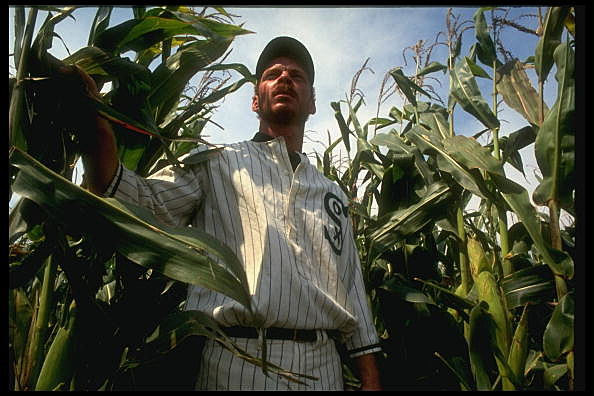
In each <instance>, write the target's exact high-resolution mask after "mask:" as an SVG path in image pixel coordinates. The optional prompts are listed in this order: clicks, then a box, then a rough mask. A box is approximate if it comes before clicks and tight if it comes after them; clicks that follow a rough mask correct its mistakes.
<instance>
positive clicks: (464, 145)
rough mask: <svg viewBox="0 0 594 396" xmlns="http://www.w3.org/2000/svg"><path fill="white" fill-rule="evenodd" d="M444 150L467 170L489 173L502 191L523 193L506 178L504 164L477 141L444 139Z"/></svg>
mask: <svg viewBox="0 0 594 396" xmlns="http://www.w3.org/2000/svg"><path fill="white" fill-rule="evenodd" d="M443 148H444V149H445V151H446V152H447V153H448V154H450V155H451V156H452V157H453V158H454V159H455V160H456V161H458V162H459V163H460V164H463V165H464V166H465V167H466V168H467V169H481V170H484V171H487V172H488V173H489V175H490V176H491V178H493V179H496V182H497V186H498V188H499V189H500V191H502V192H506V193H519V192H521V191H523V187H522V186H520V185H519V184H517V183H516V182H514V181H512V180H509V179H507V178H506V177H505V172H504V170H503V163H502V162H501V161H499V160H497V159H496V158H495V157H493V156H492V155H491V153H490V152H489V149H487V148H486V147H483V146H481V145H480V143H479V142H477V141H476V140H474V139H472V138H469V137H466V136H461V135H458V136H452V137H448V138H446V139H444V141H443Z"/></svg>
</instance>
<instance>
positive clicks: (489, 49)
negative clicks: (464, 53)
mask: <svg viewBox="0 0 594 396" xmlns="http://www.w3.org/2000/svg"><path fill="white" fill-rule="evenodd" d="M484 11H485V9H484V8H479V9H478V10H477V11H476V12H475V13H474V15H473V19H474V31H475V35H476V39H477V46H476V50H477V56H478V59H479V60H480V61H481V62H482V63H483V64H485V65H487V66H489V67H493V62H495V64H496V65H497V67H499V66H500V65H501V62H500V61H499V60H498V59H497V51H496V50H495V44H494V43H493V40H492V39H491V36H490V35H489V29H488V27H487V22H486V20H485V15H484V14H483V12H484Z"/></svg>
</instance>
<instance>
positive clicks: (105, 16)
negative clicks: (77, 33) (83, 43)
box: [87, 6, 113, 46]
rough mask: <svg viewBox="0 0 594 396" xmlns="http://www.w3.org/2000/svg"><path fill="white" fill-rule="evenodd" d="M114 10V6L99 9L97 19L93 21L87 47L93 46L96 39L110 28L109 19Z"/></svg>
mask: <svg viewBox="0 0 594 396" xmlns="http://www.w3.org/2000/svg"><path fill="white" fill-rule="evenodd" d="M112 9H113V6H101V7H99V8H98V9H97V13H96V14H95V19H93V24H92V25H91V31H90V32H89V40H88V41H87V45H89V46H90V45H93V43H94V42H95V37H97V36H98V35H99V34H101V33H102V32H104V31H105V29H107V27H108V26H109V18H110V16H111V10H112Z"/></svg>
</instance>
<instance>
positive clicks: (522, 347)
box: [507, 305, 528, 385]
mask: <svg viewBox="0 0 594 396" xmlns="http://www.w3.org/2000/svg"><path fill="white" fill-rule="evenodd" d="M527 312H528V305H525V306H524V310H523V311H522V316H521V317H520V321H519V322H518V325H517V326H516V331H515V332H514V337H513V339H512V344H511V348H510V351H509V357H508V359H507V361H508V364H509V366H510V368H511V370H512V371H513V373H514V375H515V377H516V378H517V380H518V383H519V384H520V385H522V384H523V382H524V367H526V359H528V314H527Z"/></svg>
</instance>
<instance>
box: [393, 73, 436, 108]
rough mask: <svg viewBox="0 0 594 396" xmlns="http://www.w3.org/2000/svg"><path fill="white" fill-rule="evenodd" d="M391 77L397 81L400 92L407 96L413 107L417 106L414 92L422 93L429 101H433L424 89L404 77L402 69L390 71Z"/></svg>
mask: <svg viewBox="0 0 594 396" xmlns="http://www.w3.org/2000/svg"><path fill="white" fill-rule="evenodd" d="M390 75H391V76H392V77H393V78H394V81H396V84H397V85H398V88H400V90H401V91H402V93H403V94H404V96H406V99H408V101H409V102H410V103H411V104H412V105H413V106H416V105H417V98H416V96H415V93H414V92H413V91H417V92H420V93H422V94H423V95H426V96H427V97H428V98H429V99H431V95H429V94H428V93H427V92H425V90H423V88H421V87H419V86H418V85H417V84H415V83H414V82H412V81H411V80H410V79H409V78H408V77H406V76H405V75H404V73H403V72H402V69H400V68H397V69H393V70H391V71H390Z"/></svg>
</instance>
